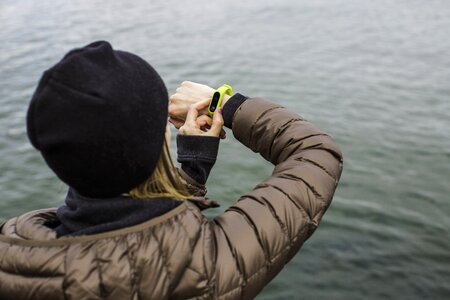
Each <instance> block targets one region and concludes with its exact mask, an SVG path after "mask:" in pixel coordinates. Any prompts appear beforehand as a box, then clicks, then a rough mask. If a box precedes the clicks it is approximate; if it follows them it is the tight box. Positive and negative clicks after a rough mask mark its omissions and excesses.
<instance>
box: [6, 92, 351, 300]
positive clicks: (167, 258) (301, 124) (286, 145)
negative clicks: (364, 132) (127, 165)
mask: <svg viewBox="0 0 450 300" xmlns="http://www.w3.org/2000/svg"><path fill="white" fill-rule="evenodd" d="M232 128H233V134H234V136H235V137H236V138H237V139H238V140H239V141H241V142H242V143H243V144H244V145H245V146H247V147H249V148H250V149H252V150H253V151H255V152H258V153H260V154H261V155H262V156H263V157H264V158H265V159H266V160H268V161H270V162H272V163H273V164H274V165H275V168H274V170H273V173H272V175H271V176H270V177H269V178H267V179H266V180H264V181H263V182H261V183H259V184H258V185H257V186H256V187H255V188H254V189H253V190H251V191H249V192H248V193H246V194H244V195H243V196H242V197H240V198H239V200H238V201H237V202H236V203H235V204H234V205H233V206H231V207H229V208H228V209H227V211H226V212H225V213H223V214H221V215H219V216H218V217H216V218H215V219H213V220H208V219H207V218H205V217H204V216H203V215H202V213H201V212H200V210H199V208H198V207H197V206H196V205H195V204H193V203H191V202H189V201H186V202H184V203H183V204H182V205H179V206H178V207H177V208H175V209H173V210H171V211H170V212H168V213H166V214H165V215H162V216H160V217H157V218H154V219H151V220H149V221H147V222H144V223H141V224H138V225H136V226H132V227H127V228H123V229H119V230H115V231H110V232H105V233H100V234H94V235H88V236H77V237H63V238H59V239H56V234H55V231H53V230H52V229H50V228H49V227H47V226H45V224H48V223H52V222H55V221H57V219H56V215H55V209H46V210H39V211H34V212H30V213H27V214H25V215H22V216H20V217H17V218H14V219H11V220H9V221H8V222H6V224H4V225H3V226H1V228H0V230H1V234H0V299H2V300H6V299H14V300H19V299H35V300H37V299H45V300H51V299H252V298H254V297H255V296H256V295H257V294H258V293H259V292H260V291H261V289H262V288H263V287H264V286H265V285H266V284H267V283H268V282H269V281H270V280H271V279H272V278H273V277H274V276H275V275H276V274H277V273H278V272H280V270H281V269H282V268H283V266H284V265H285V264H286V263H287V262H288V261H289V260H290V259H291V258H292V257H293V256H294V255H295V254H296V253H297V251H298V250H299V249H300V247H301V246H302V244H303V243H304V242H305V240H306V239H307V238H308V237H309V236H310V235H311V234H312V233H313V232H314V230H315V229H316V228H317V225H318V224H319V222H320V219H321V218H322V215H323V214H324V212H325V210H326V209H327V207H328V206H329V204H330V201H331V199H332V197H333V193H334V191H335V189H336V185H337V183H338V179H339V177H340V174H341V171H342V156H341V152H340V150H339V148H338V146H337V145H336V143H335V142H334V141H333V140H332V139H331V138H330V137H329V136H328V135H327V134H325V133H324V132H322V131H321V130H319V129H318V128H316V127H315V126H314V125H312V124H311V123H309V122H307V121H305V120H303V119H302V118H301V117H300V116H298V115H297V114H295V113H293V112H291V111H289V110H287V109H286V108H283V107H282V106H280V105H278V104H274V103H272V102H269V101H267V100H264V99H260V98H259V99H258V98H251V99H248V100H247V101H245V102H244V103H243V104H242V105H241V106H240V107H239V108H238V109H237V111H236V112H235V115H234V119H233V125H232Z"/></svg>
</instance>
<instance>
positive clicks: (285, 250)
mask: <svg viewBox="0 0 450 300" xmlns="http://www.w3.org/2000/svg"><path fill="white" fill-rule="evenodd" d="M294 240H296V239H294ZM294 240H293V241H294ZM291 244H292V243H290V244H289V246H288V247H287V248H285V249H284V250H283V251H281V252H280V253H278V254H277V255H276V256H274V257H273V259H272V260H274V261H275V260H276V259H277V258H278V257H280V256H281V255H282V254H284V253H285V252H288V251H289V250H290V249H291ZM267 268H268V265H265V266H264V267H261V268H259V270H258V271H256V272H255V273H253V274H252V275H251V276H249V277H248V278H247V280H246V282H249V281H250V280H252V279H253V278H254V277H255V276H257V275H259V273H261V272H262V271H264V270H266V269H267ZM244 287H245V285H239V286H237V287H235V288H233V289H231V290H229V291H226V292H224V293H222V294H220V295H219V297H223V296H225V295H227V294H230V293H232V292H234V291H235V290H237V289H239V288H244Z"/></svg>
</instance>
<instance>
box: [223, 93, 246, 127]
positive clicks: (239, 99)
mask: <svg viewBox="0 0 450 300" xmlns="http://www.w3.org/2000/svg"><path fill="white" fill-rule="evenodd" d="M247 99H248V97H246V96H244V95H241V94H239V93H236V94H234V95H233V96H232V97H231V98H230V99H229V100H228V101H227V103H226V104H225V106H224V107H223V110H222V115H223V121H224V125H225V126H226V127H228V128H230V129H232V126H233V116H234V113H235V112H236V110H237V109H238V108H239V106H241V104H242V103H243V102H244V101H245V100H247Z"/></svg>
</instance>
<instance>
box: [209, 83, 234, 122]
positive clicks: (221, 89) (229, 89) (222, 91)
mask: <svg viewBox="0 0 450 300" xmlns="http://www.w3.org/2000/svg"><path fill="white" fill-rule="evenodd" d="M215 93H219V94H220V97H219V101H218V102H217V105H216V110H217V108H219V107H221V106H222V100H223V96H224V95H225V94H227V95H229V96H233V88H232V87H231V86H229V85H228V84H223V85H222V86H220V87H219V88H218V89H216V91H215V92H214V94H215ZM214 94H213V97H212V98H211V101H210V102H209V105H208V112H209V115H210V117H211V118H212V117H213V115H214V112H212V111H211V110H210V107H211V102H212V99H213V98H214Z"/></svg>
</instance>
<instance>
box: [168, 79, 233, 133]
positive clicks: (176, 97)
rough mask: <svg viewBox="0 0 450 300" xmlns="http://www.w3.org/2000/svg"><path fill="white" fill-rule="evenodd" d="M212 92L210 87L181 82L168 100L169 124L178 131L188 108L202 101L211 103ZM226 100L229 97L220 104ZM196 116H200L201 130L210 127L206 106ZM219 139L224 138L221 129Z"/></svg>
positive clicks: (226, 97) (210, 122) (226, 96)
mask: <svg viewBox="0 0 450 300" xmlns="http://www.w3.org/2000/svg"><path fill="white" fill-rule="evenodd" d="M214 91H215V90H214V89H213V88H212V87H209V86H207V85H204V84H200V83H196V82H192V81H183V82H182V83H181V86H179V87H178V88H177V89H176V93H175V94H173V95H172V96H170V98H169V122H170V123H172V124H173V125H174V126H175V128H178V129H179V128H180V127H181V126H183V125H184V122H185V120H186V115H187V113H188V111H189V108H190V107H191V106H192V105H194V104H196V103H199V102H202V101H208V102H209V101H211V98H212V96H213V94H214ZM228 98H229V96H228V95H225V98H224V101H223V102H222V103H223V104H225V103H226V101H227V100H228ZM198 115H200V117H199V118H198V122H200V123H202V125H200V126H201V128H202V130H205V129H206V128H209V127H211V124H212V119H211V118H210V117H209V113H208V106H207V105H206V106H204V107H203V108H202V109H200V110H199V111H198ZM220 138H221V139H224V138H226V133H225V130H223V129H222V130H221V132H220Z"/></svg>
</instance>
